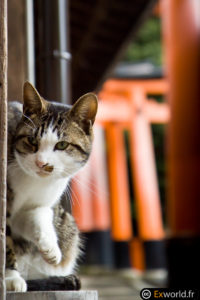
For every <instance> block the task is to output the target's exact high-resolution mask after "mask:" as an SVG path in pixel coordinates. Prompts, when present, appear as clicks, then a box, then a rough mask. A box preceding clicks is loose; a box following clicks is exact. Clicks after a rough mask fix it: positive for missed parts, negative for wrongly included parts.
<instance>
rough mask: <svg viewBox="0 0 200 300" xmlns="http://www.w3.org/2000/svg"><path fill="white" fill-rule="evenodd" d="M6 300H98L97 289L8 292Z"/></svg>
mask: <svg viewBox="0 0 200 300" xmlns="http://www.w3.org/2000/svg"><path fill="white" fill-rule="evenodd" d="M6 300H98V294H97V291H66V292H63V291H62V292H27V293H15V292H8V293H7V295H6Z"/></svg>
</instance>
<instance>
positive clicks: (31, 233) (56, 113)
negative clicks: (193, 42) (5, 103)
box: [6, 82, 97, 292]
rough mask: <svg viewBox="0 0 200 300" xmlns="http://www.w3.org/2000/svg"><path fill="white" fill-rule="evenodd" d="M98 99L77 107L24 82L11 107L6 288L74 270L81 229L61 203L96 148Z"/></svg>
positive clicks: (89, 98) (87, 97)
mask: <svg viewBox="0 0 200 300" xmlns="http://www.w3.org/2000/svg"><path fill="white" fill-rule="evenodd" d="M96 112H97V98H96V96H95V95H94V94H93V93H88V94H86V95H84V96H82V97H81V98H79V99H78V101H77V102H76V103H75V104H74V105H73V106H72V107H70V106H67V105H63V104H60V103H55V102H48V101H46V100H44V99H43V98H42V97H41V96H40V95H39V93H38V92H37V90H36V89H35V88H34V87H33V86H32V85H31V84H30V83H29V82H26V83H25V84H24V89H23V105H22V104H20V103H18V102H10V103H9V107H8V179H7V198H8V199H7V230H6V232H7V233H6V287H7V290H9V291H17V292H23V291H26V290H27V283H26V280H30V279H43V278H48V277H49V276H67V275H70V274H72V273H73V271H74V269H75V266H76V261H77V258H78V256H79V254H80V238H79V231H78V229H77V227H76V224H75V222H74V219H73V217H72V216H71V214H69V213H68V212H67V211H66V210H65V209H64V208H63V205H62V203H61V196H62V195H63V193H64V191H65V190H66V186H67V185H68V183H69V180H70V179H71V177H72V176H73V175H74V174H75V173H76V172H77V171H78V170H79V169H80V168H81V167H83V166H84V165H85V163H86V162H87V160H88V157H89V155H90V152H91V147H92V140H93V133H92V125H93V123H94V120H95V116H96Z"/></svg>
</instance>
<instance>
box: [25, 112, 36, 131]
mask: <svg viewBox="0 0 200 300" xmlns="http://www.w3.org/2000/svg"><path fill="white" fill-rule="evenodd" d="M22 115H23V116H24V117H25V118H26V119H28V120H29V121H30V122H31V123H32V124H33V126H34V128H35V129H36V126H35V124H34V122H33V120H31V118H29V117H28V116H26V115H25V114H22ZM25 124H26V123H25ZM32 128H33V127H32Z"/></svg>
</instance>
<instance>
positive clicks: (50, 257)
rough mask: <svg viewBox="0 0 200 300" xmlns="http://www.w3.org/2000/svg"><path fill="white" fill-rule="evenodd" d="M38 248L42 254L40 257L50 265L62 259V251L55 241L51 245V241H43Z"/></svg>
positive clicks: (56, 263)
mask: <svg viewBox="0 0 200 300" xmlns="http://www.w3.org/2000/svg"><path fill="white" fill-rule="evenodd" d="M39 250H40V252H41V254H42V257H43V258H44V260H45V261H46V262H48V263H49V264H52V265H58V264H59V263H60V262H61V259H62V253H61V251H60V248H59V247H58V245H57V243H56V244H54V245H52V244H51V243H49V244H48V243H45V244H43V245H40V247H39Z"/></svg>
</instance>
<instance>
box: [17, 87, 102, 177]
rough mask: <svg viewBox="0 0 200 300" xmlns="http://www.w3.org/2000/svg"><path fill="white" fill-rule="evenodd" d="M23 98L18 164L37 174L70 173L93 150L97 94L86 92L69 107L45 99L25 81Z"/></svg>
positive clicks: (49, 175)
mask: <svg viewBox="0 0 200 300" xmlns="http://www.w3.org/2000/svg"><path fill="white" fill-rule="evenodd" d="M23 98H24V99H23V100H24V104H23V115H22V119H21V121H20V122H19V124H18V126H17V130H16V137H15V156H16V159H17V162H18V164H19V165H20V167H21V168H22V169H23V170H24V171H25V172H26V173H27V174H29V175H31V176H34V177H38V178H39V177H41V178H47V177H48V178H50V177H51V178H62V177H71V176H72V175H73V174H74V173H76V172H77V171H78V170H79V169H80V168H81V167H82V166H83V165H84V164H85V163H86V161H87V160H88V157H89V155H90V152H91V147H92V140H93V133H92V125H93V123H94V120H95V116H96V112H97V106H98V102H97V97H96V96H95V95H94V94H93V93H88V94H85V95H83V96H82V97H81V98H79V99H78V100H77V101H76V103H75V104H74V105H73V106H71V107H70V106H67V105H63V104H60V103H55V102H48V101H46V100H44V99H43V98H42V97H41V96H40V95H39V93H38V91H37V90H36V89H35V88H34V87H33V86H32V85H31V84H30V83H29V82H26V83H25V84H24V94H23Z"/></svg>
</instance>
